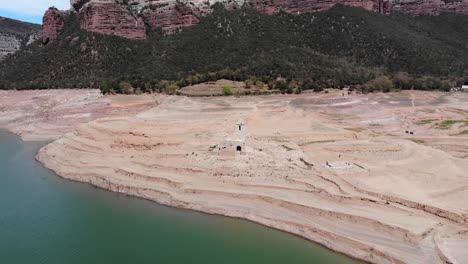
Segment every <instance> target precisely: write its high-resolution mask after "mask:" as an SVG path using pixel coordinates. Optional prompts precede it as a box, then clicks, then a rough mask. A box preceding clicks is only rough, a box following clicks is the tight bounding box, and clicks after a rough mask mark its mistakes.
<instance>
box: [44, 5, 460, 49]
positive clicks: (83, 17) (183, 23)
mask: <svg viewBox="0 0 468 264" xmlns="http://www.w3.org/2000/svg"><path fill="white" fill-rule="evenodd" d="M217 2H220V3H222V4H223V5H224V6H225V7H226V8H227V9H231V10H232V9H237V8H240V7H242V6H244V5H245V6H250V7H252V8H255V9H257V10H258V11H260V12H263V13H266V14H276V13H278V12H280V11H283V12H286V13H291V14H301V13H308V12H318V11H324V10H327V9H330V8H332V7H333V6H335V5H337V4H342V5H348V6H354V7H360V8H364V9H366V10H369V11H375V12H379V13H381V14H390V13H391V12H403V13H407V14H411V15H438V14H440V12H457V13H463V14H468V0H446V1H441V0H210V1H204V0H191V1H189V0H71V6H72V9H71V10H72V12H76V13H78V17H79V20H80V21H79V22H80V26H81V28H82V29H85V30H87V31H91V32H96V33H100V34H107V35H115V36H120V37H124V38H129V39H145V38H146V31H147V30H158V29H162V31H163V32H164V33H165V34H171V33H174V32H177V31H178V30H180V29H181V28H183V27H187V26H192V25H195V24H198V23H199V19H200V17H202V16H205V15H207V14H209V13H210V12H211V8H210V6H211V5H213V4H214V3H217ZM63 21H64V20H63V14H61V13H60V12H58V11H57V10H53V9H51V10H49V11H47V12H46V14H45V16H44V43H49V42H53V41H54V40H56V39H57V38H58V33H59V32H60V30H61V29H62V27H63V25H64V23H63Z"/></svg>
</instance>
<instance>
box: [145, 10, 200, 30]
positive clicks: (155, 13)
mask: <svg viewBox="0 0 468 264" xmlns="http://www.w3.org/2000/svg"><path fill="white" fill-rule="evenodd" d="M141 15H142V17H143V20H144V21H145V22H146V24H147V25H148V26H149V27H150V29H151V30H157V29H158V28H161V29H162V30H163V32H164V33H166V34H171V33H174V32H176V31H177V30H178V29H180V28H182V27H187V26H192V25H195V24H198V22H199V19H198V17H197V15H195V12H194V10H192V9H191V8H190V7H188V6H186V5H184V4H179V3H176V4H169V5H166V6H161V7H160V8H148V9H146V10H144V11H143V12H142V13H141Z"/></svg>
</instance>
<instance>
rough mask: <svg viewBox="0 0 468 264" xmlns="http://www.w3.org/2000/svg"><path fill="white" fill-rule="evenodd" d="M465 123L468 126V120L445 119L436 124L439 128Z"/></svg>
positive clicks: (448, 127)
mask: <svg viewBox="0 0 468 264" xmlns="http://www.w3.org/2000/svg"><path fill="white" fill-rule="evenodd" d="M459 123H463V126H468V120H444V121H442V122H440V123H439V124H437V125H436V128H438V129H450V128H451V127H452V126H453V125H455V124H459Z"/></svg>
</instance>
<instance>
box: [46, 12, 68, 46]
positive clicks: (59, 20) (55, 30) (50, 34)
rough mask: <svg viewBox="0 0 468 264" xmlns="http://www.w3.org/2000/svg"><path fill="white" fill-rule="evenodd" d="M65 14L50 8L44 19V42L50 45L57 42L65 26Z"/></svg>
mask: <svg viewBox="0 0 468 264" xmlns="http://www.w3.org/2000/svg"><path fill="white" fill-rule="evenodd" d="M64 16H65V14H64V13H63V12H60V11H59V10H57V9H53V8H50V9H49V10H47V11H46V13H45V15H44V18H43V32H42V42H43V43H44V44H49V43H52V42H54V41H56V40H57V39H58V37H59V34H60V31H61V30H62V29H63V26H64V25H65V19H64Z"/></svg>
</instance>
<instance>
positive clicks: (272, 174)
mask: <svg viewBox="0 0 468 264" xmlns="http://www.w3.org/2000/svg"><path fill="white" fill-rule="evenodd" d="M47 92H48V93H49V94H48V96H47V97H46V98H44V99H41V100H38V99H37V98H33V97H34V96H37V95H34V96H31V95H30V94H27V93H33V92H3V93H0V103H1V104H0V105H1V106H2V112H1V114H0V125H1V126H4V127H6V128H8V129H10V130H11V131H14V132H17V133H20V132H21V135H22V136H23V138H25V139H35V138H37V135H40V136H41V137H39V138H49V139H53V138H58V140H56V141H54V142H53V143H51V144H49V145H47V146H45V147H44V148H43V149H42V150H41V151H40V152H39V154H38V160H40V161H41V162H43V163H44V164H45V165H46V166H47V167H49V168H51V169H53V170H54V171H56V172H57V173H58V174H59V175H61V176H63V177H65V178H69V179H73V180H77V181H83V182H88V183H91V184H94V185H96V186H99V187H102V188H105V189H109V190H112V191H116V192H122V193H127V194H131V195H135V196H139V197H143V198H146V199H150V200H154V201H157V202H159V203H163V204H167V205H171V206H176V207H182V208H189V209H193V210H199V211H203V212H207V213H214V214H221V215H227V216H233V217H240V218H245V219H249V220H252V221H255V222H259V223H262V224H265V225H268V226H271V227H274V228H278V229H281V230H285V231H288V232H291V233H294V234H297V235H300V236H303V237H305V238H307V239H310V240H312V241H316V242H318V243H321V244H323V245H325V246H327V247H329V248H331V249H333V250H336V251H340V252H343V253H345V254H348V255H351V256H353V257H356V258H359V259H363V260H366V261H368V262H373V263H446V262H447V261H449V262H452V263H468V256H467V252H466V248H468V233H467V232H468V203H466V201H467V200H468V176H467V175H468V174H467V171H468V159H467V155H468V135H464V134H463V131H465V130H467V129H468V126H466V123H465V120H466V118H468V94H460V93H457V94H446V93H429V92H405V93H393V94H372V95H347V96H345V97H343V96H342V94H341V92H331V93H329V94H320V95H317V94H310V95H308V94H303V95H294V96H292V95H291V96H258V97H242V98H234V97H217V98H186V97H168V96H150V95H143V96H138V97H123V96H109V97H101V96H99V94H98V93H97V91H91V92H90V91H73V92H68V93H69V95H68V97H69V98H60V99H57V98H58V97H57V96H58V94H59V93H60V91H47ZM34 93H35V92H34ZM37 93H41V92H37ZM54 93H57V94H54ZM75 93H76V94H75ZM82 93H88V94H87V95H86V96H82V97H79V96H78V95H82ZM62 96H63V97H67V96H66V95H65V93H62ZM71 98H73V99H74V101H72V102H70V101H67V100H71ZM80 98H81V99H80ZM6 102H10V103H6ZM23 109H26V110H27V111H26V110H23ZM44 116H47V119H44ZM13 117H14V118H13ZM64 120H66V122H64ZM239 120H243V121H244V122H245V125H246V126H245V127H244V128H243V129H244V130H243V133H245V134H246V141H245V149H244V150H243V153H238V152H236V151H235V149H234V148H229V147H228V148H226V149H223V141H225V139H226V138H229V137H232V136H233V135H235V134H236V133H238V132H236V131H237V126H236V123H237V122H238V121H239ZM447 120H454V121H456V122H445V123H444V121H447ZM448 123H450V125H448V127H444V128H443V129H442V128H441V127H442V126H443V125H444V124H448ZM56 127H58V128H60V129H59V130H57V131H54V133H51V131H52V129H55V128H56ZM406 131H408V132H413V134H410V133H406ZM66 132H68V133H66ZM65 133H66V134H65ZM62 134H65V135H64V136H63V137H61V135H62Z"/></svg>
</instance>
